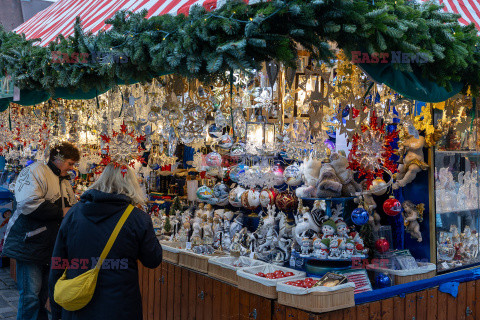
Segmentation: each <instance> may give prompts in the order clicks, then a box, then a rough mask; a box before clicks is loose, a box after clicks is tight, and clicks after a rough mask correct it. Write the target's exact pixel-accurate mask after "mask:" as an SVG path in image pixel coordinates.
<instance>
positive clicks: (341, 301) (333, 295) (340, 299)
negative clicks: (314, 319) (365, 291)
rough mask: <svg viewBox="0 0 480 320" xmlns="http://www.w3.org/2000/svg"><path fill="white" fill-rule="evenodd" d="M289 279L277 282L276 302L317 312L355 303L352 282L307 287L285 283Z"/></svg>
mask: <svg viewBox="0 0 480 320" xmlns="http://www.w3.org/2000/svg"><path fill="white" fill-rule="evenodd" d="M303 279H304V278H301V279H296V280H303ZM289 281H291V280H285V281H281V282H278V283H277V292H278V303H279V304H281V305H285V306H289V307H294V308H299V309H302V310H307V311H311V312H318V313H320V312H329V311H333V310H339V309H344V308H349V307H353V306H354V305H355V299H354V290H355V284H354V283H352V282H347V283H345V284H341V285H338V286H335V287H324V286H318V287H313V288H308V289H307V288H299V287H295V286H292V285H288V284H286V283H287V282H289Z"/></svg>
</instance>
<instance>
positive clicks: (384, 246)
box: [375, 238, 390, 253]
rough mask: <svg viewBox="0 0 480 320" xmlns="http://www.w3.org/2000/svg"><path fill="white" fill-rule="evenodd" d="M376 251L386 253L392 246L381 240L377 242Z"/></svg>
mask: <svg viewBox="0 0 480 320" xmlns="http://www.w3.org/2000/svg"><path fill="white" fill-rule="evenodd" d="M375 249H377V251H378V252H380V253H385V252H387V251H388V249H390V244H389V243H388V241H387V239H385V238H380V239H378V240H377V241H375Z"/></svg>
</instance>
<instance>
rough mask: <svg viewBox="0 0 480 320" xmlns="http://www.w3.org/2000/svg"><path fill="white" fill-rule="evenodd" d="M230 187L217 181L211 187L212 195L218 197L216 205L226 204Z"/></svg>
mask: <svg viewBox="0 0 480 320" xmlns="http://www.w3.org/2000/svg"><path fill="white" fill-rule="evenodd" d="M229 192H230V189H229V188H228V186H227V185H226V184H224V183H217V184H216V185H215V186H214V187H213V196H214V197H215V198H217V199H218V201H217V205H219V206H225V205H227V204H228V195H229Z"/></svg>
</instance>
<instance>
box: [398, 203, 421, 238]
mask: <svg viewBox="0 0 480 320" xmlns="http://www.w3.org/2000/svg"><path fill="white" fill-rule="evenodd" d="M402 207H403V212H402V215H403V220H404V224H405V227H406V231H407V232H408V233H410V236H411V237H412V238H414V239H417V241H418V242H422V240H423V239H422V234H421V233H420V224H419V222H422V221H423V211H424V210H425V206H424V204H423V203H420V204H418V205H415V204H414V203H413V202H411V201H408V200H407V201H405V202H403V204H402Z"/></svg>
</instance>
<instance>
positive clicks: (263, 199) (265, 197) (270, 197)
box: [260, 188, 276, 208]
mask: <svg viewBox="0 0 480 320" xmlns="http://www.w3.org/2000/svg"><path fill="white" fill-rule="evenodd" d="M275 196H276V192H275V189H273V188H270V189H269V188H264V189H263V190H262V191H261V192H260V205H261V206H262V207H264V208H266V207H267V206H269V205H274V204H275Z"/></svg>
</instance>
